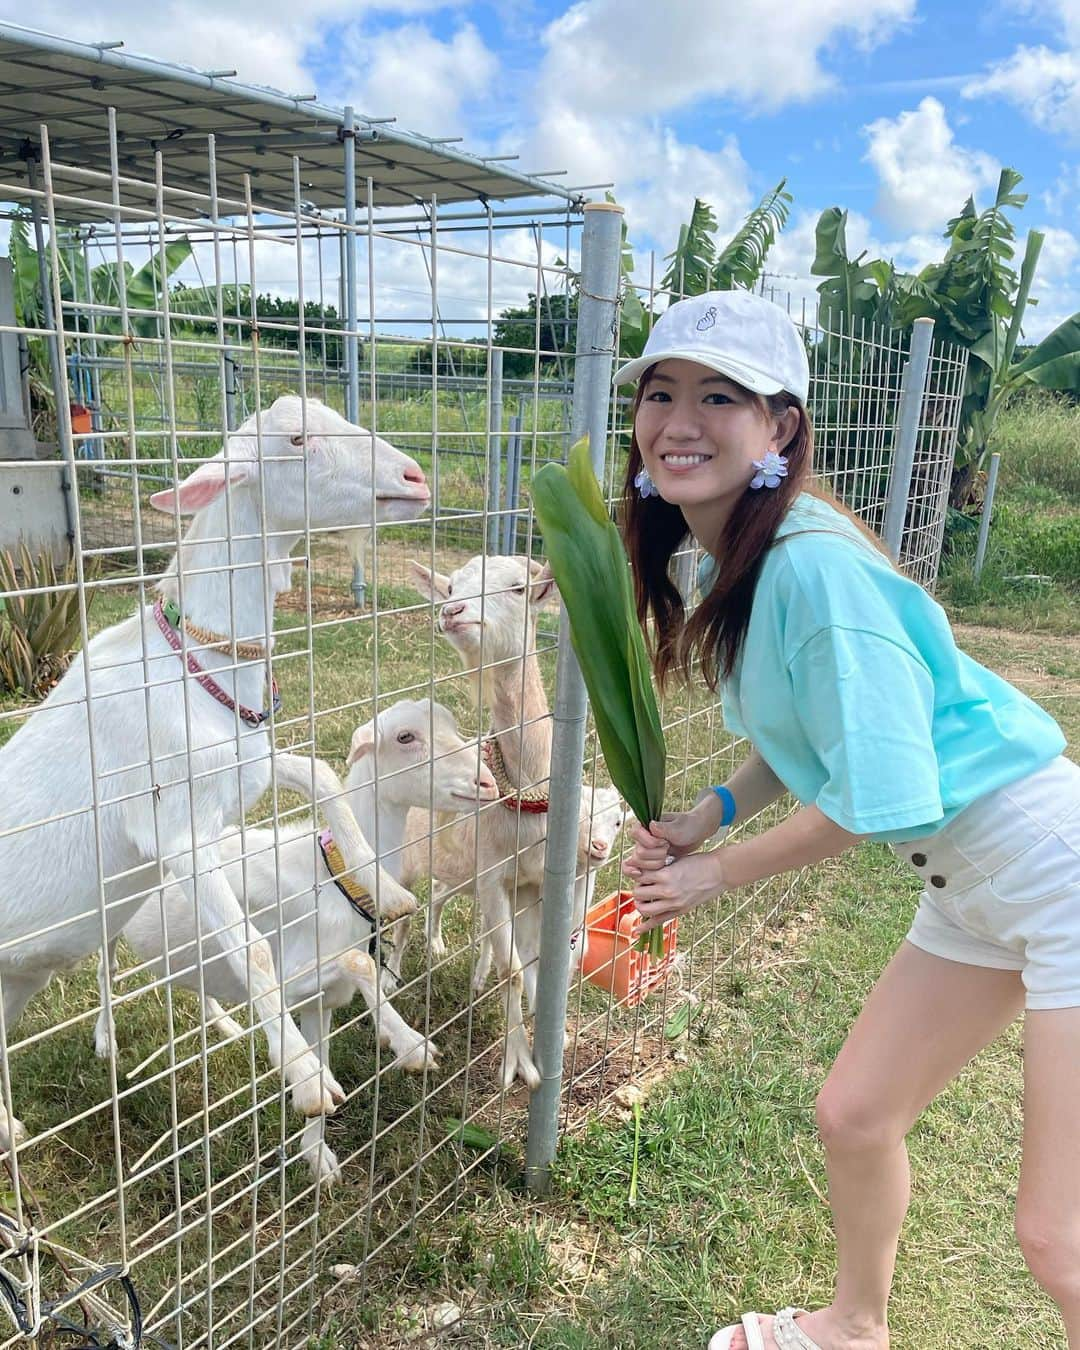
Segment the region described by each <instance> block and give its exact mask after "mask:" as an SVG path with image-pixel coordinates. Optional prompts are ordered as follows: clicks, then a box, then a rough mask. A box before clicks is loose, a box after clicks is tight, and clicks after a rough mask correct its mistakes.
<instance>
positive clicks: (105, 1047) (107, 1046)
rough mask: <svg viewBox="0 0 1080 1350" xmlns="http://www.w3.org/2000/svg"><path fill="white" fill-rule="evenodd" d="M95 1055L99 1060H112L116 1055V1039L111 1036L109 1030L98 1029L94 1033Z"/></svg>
mask: <svg viewBox="0 0 1080 1350" xmlns="http://www.w3.org/2000/svg"><path fill="white" fill-rule="evenodd" d="M94 1054H95V1055H97V1057H98V1059H112V1057H113V1056H114V1055H115V1054H116V1038H115V1037H114V1036H110V1035H109V1033H108V1031H107V1030H102V1029H101V1028H98V1030H96V1031H95V1032H94Z"/></svg>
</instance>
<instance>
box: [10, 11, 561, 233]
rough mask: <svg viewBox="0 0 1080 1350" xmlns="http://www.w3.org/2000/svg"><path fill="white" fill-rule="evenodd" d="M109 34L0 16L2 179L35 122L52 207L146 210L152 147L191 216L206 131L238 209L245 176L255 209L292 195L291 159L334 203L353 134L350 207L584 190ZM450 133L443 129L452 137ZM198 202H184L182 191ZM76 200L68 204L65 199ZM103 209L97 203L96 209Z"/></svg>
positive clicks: (323, 200) (309, 193)
mask: <svg viewBox="0 0 1080 1350" xmlns="http://www.w3.org/2000/svg"><path fill="white" fill-rule="evenodd" d="M121 45H122V44H119V43H106V42H102V43H90V44H88V43H80V42H72V41H69V40H68V39H66V38H61V37H56V36H54V35H52V34H49V33H41V32H36V31H34V30H32V29H29V28H23V27H20V26H18V25H16V24H11V23H0V181H3V182H6V183H9V184H15V185H22V186H30V185H31V181H30V180H31V174H32V173H33V172H34V170H33V169H32V168H31V167H30V165H31V163H32V162H33V161H34V160H35V159H36V158H37V157H38V155H39V151H40V141H41V126H42V124H44V125H45V126H47V128H48V139H49V153H50V159H51V162H52V168H53V191H54V194H57V202H58V205H57V210H58V213H59V214H61V215H62V216H64V217H66V218H81V219H85V218H87V217H88V216H92V215H94V214H98V210H95V209H94V206H93V204H94V203H99V204H100V205H101V206H105V205H106V204H108V205H109V206H110V207H111V206H112V205H113V194H114V191H118V193H119V202H118V203H116V204H117V205H119V206H120V208H121V209H123V208H125V207H134V208H141V209H142V210H144V211H145V210H148V209H149V208H152V206H153V185H154V177H155V153H156V152H157V151H158V150H160V151H161V152H162V157H163V165H164V180H165V182H166V183H167V184H168V188H169V202H168V206H167V211H168V213H169V214H170V215H181V216H182V215H202V214H204V213H205V196H206V193H207V190H208V186H207V185H208V139H207V138H208V136H210V135H211V134H212V135H213V136H214V159H215V165H216V174H217V190H218V194H219V197H220V199H221V213H222V214H223V215H228V214H234V213H236V212H238V211H239V210H240V209H242V204H243V201H244V195H245V193H244V175H245V174H248V175H250V181H251V195H252V199H253V201H254V202H255V209H256V210H258V209H259V208H260V207H263V208H271V209H272V208H274V207H279V208H281V209H284V210H292V209H293V207H294V205H295V184H294V159H298V160H299V177H300V197H301V201H302V202H303V203H304V204H305V209H310V208H312V207H314V208H317V209H319V210H340V209H341V208H342V206H343V205H344V200H343V182H344V180H343V159H344V155H343V146H344V143H345V141H346V139H347V137H348V134H349V130H350V126H351V127H352V128H353V130H352V135H353V136H354V138H355V143H356V184H357V196H358V198H359V202H358V205H359V206H360V207H361V208H363V207H365V206H366V204H367V201H368V180H369V179H370V180H371V183H372V192H371V200H372V201H373V204H374V205H375V206H380V207H382V206H404V205H415V204H417V203H419V202H424V201H429V200H430V199H431V198H432V197H437V199H438V201H439V203H440V204H442V203H453V202H472V203H479V204H480V205H481V206H483V205H486V204H487V203H488V202H490V201H492V200H505V199H511V198H526V197H527V198H537V197H546V198H549V199H550V198H552V197H554V198H557V199H561V200H562V201H563V202H565V204H566V206H567V209H569V210H576V209H580V207H581V206H582V205H583V204H584V200H585V199H584V197H583V196H582V192H583V189H574V188H567V187H564V186H561V185H559V184H556V183H551V182H548V181H546V180H545V179H544V178H542V177H536V176H532V175H529V174H524V173H519V172H517V171H516V170H515V169H513V168H510V167H508V166H507V164H506V162H505V160H504V159H502V158H496V159H481V158H477V157H475V156H472V155H467V154H464V153H462V152H461V151H459V150H456V149H453V148H451V145H450V143H449V141H448V140H439V139H438V138H436V139H431V138H428V137H425V136H421V135H418V134H416V133H414V132H408V131H404V130H400V129H398V128H397V127H396V126H395V125H394V124H393V122H392V121H387V120H381V119H370V118H365V117H362V116H356V117H355V118H353V117H352V115H351V112H350V110H348V109H344V108H335V107H330V106H328V105H326V104H323V103H320V102H319V101H317V99H316V98H315V97H314V96H310V95H309V96H294V95H288V94H283V93H280V92H278V91H277V90H274V89H268V88H263V87H261V86H258V85H250V84H243V83H240V82H238V81H236V80H234V79H233V78H231V76H232V75H233V74H234V73H235V72H231V71H224V72H223V71H198V70H195V69H192V68H191V67H188V66H181V65H173V64H169V63H167V62H162V61H156V60H152V59H150V58H148V57H142V56H134V55H129V54H128V53H126V52H123V51H121V50H119V47H120V46H121ZM110 108H114V109H115V110H116V114H115V115H116V140H117V173H116V181H115V182H114V181H112V175H111V168H110V166H111V147H110V133H109V109H110ZM456 139H457V138H450V140H456ZM185 190H186V191H188V192H190V193H192V194H195V196H196V197H198V198H199V199H200V200H199V201H198V202H196V200H194V199H189V201H188V202H187V204H186V209H185V202H184V192H185ZM75 198H77V199H78V201H74V200H68V199H75ZM101 214H105V212H101Z"/></svg>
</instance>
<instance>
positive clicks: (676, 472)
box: [634, 359, 798, 542]
mask: <svg viewBox="0 0 1080 1350" xmlns="http://www.w3.org/2000/svg"><path fill="white" fill-rule="evenodd" d="M797 426H798V413H797V412H796V411H795V410H793V409H789V410H788V411H787V412H785V413H783V414H782V415H780V416H779V417H777V416H774V415H773V414H772V413H770V412H768V411H767V409H765V408H764V407H763V405H762V402H761V400H760V399H759V398H758V397H757V396H756V395H755V394H752V393H751V392H750V391H749V390H747V389H744V388H743V387H742V386H741V385H738V384H736V383H735V382H734V381H733V380H729V379H727V377H726V376H723V375H719V374H717V372H716V371H715V370H711V369H710V368H709V367H708V366H702V365H698V364H697V362H695V361H681V360H675V359H672V360H668V361H661V362H660V363H659V364H658V365H657V366H656V367H655V368H654V370H653V371H652V372H651V374H650V375H649V376H648V377H647V383H646V387H645V390H644V393H643V394H642V398H641V402H640V403H639V405H638V410H637V415H636V417H635V419H634V432H635V435H636V438H637V444H638V448H639V450H640V451H641V457H642V460H643V462H644V465H645V468H646V469H647V470H648V472H649V476H650V478H651V479H652V480H653V482H654V483H655V484H656V487H657V489H658V490H659V493H660V496H661V497H663V498H664V500H665V501H667V502H670V503H671V504H672V505H673V506H678V507H681V508H682V510H683V514H684V515H686V517H687V521H688V523H689V524H690V526H691V529H693V530H694V533H695V534H696V535H697V537H698V538H699V539H701V540H702V541H703V542H706V537H707V535H708V534H709V533H711V530H709V529H704V530H703V529H699V528H697V527H696V524H695V517H697V519H698V522H700V523H702V525H704V523H705V522H706V521H709V520H711V521H713V522H714V523H715V521H716V520H719V521H720V522H721V523H722V521H723V520H724V519H726V517H727V515H728V514H729V513H730V511H731V508H732V507H733V506H734V504H735V502H737V501H738V499H739V498H740V497H741V496H742V494H743V493H744V492H745V491H746V489H747V486H748V485H749V483H750V480H751V478H753V476H754V473H755V469H754V461H755V460H760V459H762V458H763V457H764V456H765V454H766V453H767V452H768V451H770V450H772V451H775V452H778V453H782V452H783V449H784V446H785V445H786V444H787V442H788V440H790V438H791V436H792V435H793V434H794V432H795V430H796V428H797Z"/></svg>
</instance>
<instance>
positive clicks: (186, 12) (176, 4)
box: [31, 0, 447, 94]
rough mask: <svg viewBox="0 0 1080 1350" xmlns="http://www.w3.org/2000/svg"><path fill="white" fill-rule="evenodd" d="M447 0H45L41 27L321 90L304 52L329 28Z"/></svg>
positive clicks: (297, 88)
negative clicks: (363, 15) (94, 0)
mask: <svg viewBox="0 0 1080 1350" xmlns="http://www.w3.org/2000/svg"><path fill="white" fill-rule="evenodd" d="M446 7H447V6H446V5H445V3H443V0H379V2H378V4H377V5H375V4H373V3H365V0H305V3H304V4H303V5H300V4H298V3H296V0H229V3H228V4H222V3H220V0H159V2H158V3H154V4H147V3H146V0H108V3H107V4H99V5H87V4H85V3H83V2H82V0H39V3H38V4H37V5H36V6H35V8H34V12H33V18H32V20H31V22H32V25H33V27H34V28H38V29H41V30H43V31H45V32H49V33H60V34H63V36H64V37H67V38H71V39H74V40H75V41H79V42H101V41H109V42H111V41H117V40H120V39H122V40H123V42H124V49H125V51H128V52H132V53H136V54H138V55H140V56H151V57H154V58H155V59H156V60H159V61H173V62H179V63H181V64H184V65H190V66H194V67H195V68H196V69H198V70H213V69H216V70H236V71H237V72H238V78H239V79H241V80H243V81H245V82H247V83H249V84H266V85H272V86H273V87H275V88H277V89H281V90H283V91H284V92H285V93H290V94H305V93H314V92H315V89H314V86H313V84H312V78H311V74H310V73H309V71H308V70H307V69H306V68H305V67H306V63H305V60H304V57H305V53H306V52H307V51H308V49H309V47H310V46H311V45H312V43H313V41H315V40H316V39H317V37H318V34H319V32H320V30H321V29H322V28H324V27H325V25H326V24H328V23H333V22H340V21H344V20H347V19H355V18H356V16H357V14H358V12H364V11H366V10H370V9H373V8H378V9H379V10H380V11H381V12H384V11H386V12H394V13H399V14H401V13H404V14H413V13H418V12H421V11H424V10H430V9H442V8H446Z"/></svg>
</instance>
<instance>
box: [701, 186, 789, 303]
mask: <svg viewBox="0 0 1080 1350" xmlns="http://www.w3.org/2000/svg"><path fill="white" fill-rule="evenodd" d="M786 184H787V179H786V178H781V179H780V181H779V183H777V185H776V186H775V187H774V188H773V189H772V190H771V191H770V192H767V193H766V194H765V196H764V197H762V199H761V201H760V202H758V204H757V206H755V207H754V209H753V210H752V211H751V212H750V214H749V215H748V216H747V217H746V220H745V221H744V222H743V224H742V225H741V226H740V228H739V229H738V230H737V231H736V233H735V235H734V236H733V237H732V238H731V240H730V241H729V242H728V243H727V244H726V245H725V247H724V248H723V249H721V251H720V256H719V257H718V258H717V260H716V266H715V271H714V277H713V282H712V286H711V288H710V289H713V290H718V291H730V290H732V289H733V288H734V287H736V286H743V287H746V288H747V289H750V288H751V287H753V286H754V285H755V284H756V283H757V281H758V279H759V278H760V276H761V272H762V268H763V267H764V266H765V259H766V257H767V256H768V253H769V249H771V248H772V246H773V244H774V243H775V242H776V236H777V235H778V234H779V232H780V231H781V230H782V229H783V228H784V226H785V225H786V224H787V218H788V212H789V210H790V208H791V193H790V192H785V191H784V188H785V186H786Z"/></svg>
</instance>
